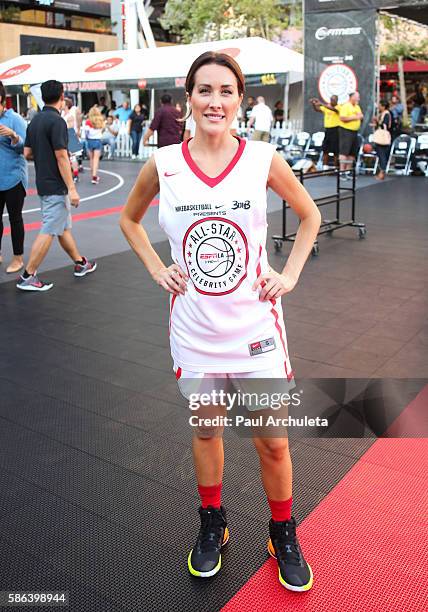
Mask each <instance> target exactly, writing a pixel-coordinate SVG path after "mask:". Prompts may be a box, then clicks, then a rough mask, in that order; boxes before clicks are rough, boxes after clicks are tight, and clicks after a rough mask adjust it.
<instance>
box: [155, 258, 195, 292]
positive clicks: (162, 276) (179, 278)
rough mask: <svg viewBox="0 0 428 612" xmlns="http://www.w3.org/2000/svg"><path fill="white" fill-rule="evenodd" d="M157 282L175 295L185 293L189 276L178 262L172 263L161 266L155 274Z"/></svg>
mask: <svg viewBox="0 0 428 612" xmlns="http://www.w3.org/2000/svg"><path fill="white" fill-rule="evenodd" d="M153 279H154V280H155V281H156V283H157V284H158V285H159V286H160V287H163V289H165V291H168V293H172V294H173V295H184V294H185V292H186V291H187V285H186V283H187V281H188V280H189V277H188V276H187V274H185V273H184V272H183V270H182V269H181V268H180V266H179V265H178V264H172V265H170V266H168V267H167V268H161V269H160V270H158V271H157V272H155V273H154V274H153Z"/></svg>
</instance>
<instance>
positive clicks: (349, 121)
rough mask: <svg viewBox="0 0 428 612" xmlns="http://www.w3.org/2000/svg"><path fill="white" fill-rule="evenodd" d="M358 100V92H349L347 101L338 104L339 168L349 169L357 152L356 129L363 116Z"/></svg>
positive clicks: (358, 127)
mask: <svg viewBox="0 0 428 612" xmlns="http://www.w3.org/2000/svg"><path fill="white" fill-rule="evenodd" d="M359 101H360V94H359V93H358V91H355V92H353V93H351V94H349V100H348V102H345V104H342V105H341V106H340V112H339V115H340V125H339V160H340V169H341V170H350V169H351V168H352V166H353V164H354V161H355V159H356V157H357V154H358V130H359V129H360V126H361V120H362V119H363V118H364V115H363V113H362V111H361V107H360V105H359ZM342 178H345V176H342Z"/></svg>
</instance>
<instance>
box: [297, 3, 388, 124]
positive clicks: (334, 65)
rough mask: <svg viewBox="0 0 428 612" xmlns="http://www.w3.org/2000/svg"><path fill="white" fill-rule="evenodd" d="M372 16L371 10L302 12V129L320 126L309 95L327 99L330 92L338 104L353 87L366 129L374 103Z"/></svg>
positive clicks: (320, 117)
mask: <svg viewBox="0 0 428 612" xmlns="http://www.w3.org/2000/svg"><path fill="white" fill-rule="evenodd" d="M376 18H377V13H376V11H375V10H366V11H349V12H345V13H328V12H327V13H315V12H314V13H309V14H306V15H305V80H304V89H303V91H304V129H305V131H307V132H310V133H314V132H317V131H320V130H322V128H323V116H322V115H321V113H317V112H315V111H314V110H313V108H312V105H311V104H310V102H309V99H310V98H319V99H320V100H321V101H324V102H328V101H329V100H330V96H332V95H333V94H334V95H337V96H338V97H339V104H341V103H343V102H346V101H347V100H348V96H349V94H350V93H352V92H354V91H359V92H360V95H361V102H360V106H361V108H362V111H363V113H364V121H363V124H362V126H361V132H362V133H364V132H365V131H366V129H367V127H368V124H369V123H370V121H371V120H372V117H373V112H374V104H375V64H376V50H375V37H376Z"/></svg>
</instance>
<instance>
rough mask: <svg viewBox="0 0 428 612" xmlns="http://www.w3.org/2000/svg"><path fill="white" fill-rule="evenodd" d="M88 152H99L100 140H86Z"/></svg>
mask: <svg viewBox="0 0 428 612" xmlns="http://www.w3.org/2000/svg"><path fill="white" fill-rule="evenodd" d="M86 143H87V146H88V149H89V151H101V147H102V144H101V140H100V139H99V138H88V140H87V141H86Z"/></svg>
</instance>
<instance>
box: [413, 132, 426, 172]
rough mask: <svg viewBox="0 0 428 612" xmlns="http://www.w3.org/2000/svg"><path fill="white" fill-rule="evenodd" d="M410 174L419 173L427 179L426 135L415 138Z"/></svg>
mask: <svg viewBox="0 0 428 612" xmlns="http://www.w3.org/2000/svg"><path fill="white" fill-rule="evenodd" d="M412 172H413V173H419V172H421V173H422V174H425V176H426V177H428V133H426V134H419V136H418V137H417V138H416V143H415V149H414V151H413V156H412Z"/></svg>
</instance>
